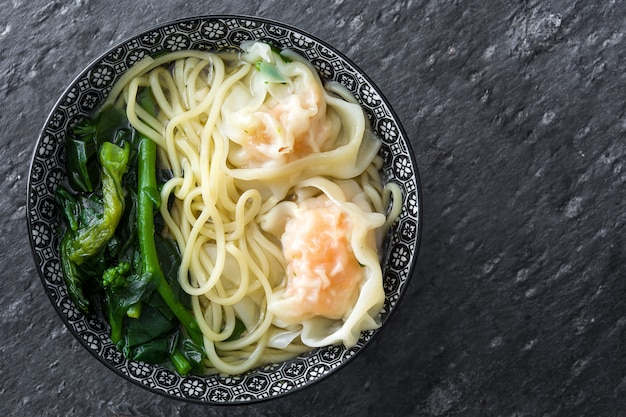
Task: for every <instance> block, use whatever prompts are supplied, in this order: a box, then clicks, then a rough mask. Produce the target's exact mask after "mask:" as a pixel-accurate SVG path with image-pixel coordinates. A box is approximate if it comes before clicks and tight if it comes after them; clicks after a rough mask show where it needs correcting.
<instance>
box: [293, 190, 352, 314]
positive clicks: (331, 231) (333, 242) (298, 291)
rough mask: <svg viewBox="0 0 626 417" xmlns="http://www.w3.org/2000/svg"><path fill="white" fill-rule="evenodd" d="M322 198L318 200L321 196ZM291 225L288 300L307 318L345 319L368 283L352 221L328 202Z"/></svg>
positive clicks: (296, 218) (306, 212)
mask: <svg viewBox="0 0 626 417" xmlns="http://www.w3.org/2000/svg"><path fill="white" fill-rule="evenodd" d="M318 200H319V198H318ZM324 200H325V201H326V203H325V204H324V205H322V206H320V207H316V208H313V209H308V210H306V211H305V213H304V214H303V215H300V216H297V217H293V218H291V219H289V220H288V221H287V224H286V228H285V233H284V234H283V237H282V244H283V248H284V249H283V252H284V255H285V258H286V260H287V262H288V265H287V277H288V283H287V288H286V291H285V297H287V298H291V299H294V300H296V301H297V302H298V307H299V309H300V311H299V312H294V313H299V314H300V315H301V316H302V317H312V316H324V317H328V318H332V319H338V318H341V317H342V316H343V315H344V314H345V313H346V311H347V310H348V309H349V308H350V306H351V305H352V304H353V303H354V300H355V298H356V296H357V286H358V285H359V283H360V282H361V280H362V279H363V271H362V268H361V265H360V264H359V262H358V260H357V259H356V257H355V255H354V252H353V251H352V246H351V244H350V230H351V228H352V222H351V220H350V218H349V217H348V216H347V215H346V214H345V213H344V212H342V211H341V210H340V209H339V208H338V207H337V206H336V205H334V204H333V203H332V202H330V201H329V200H328V199H324Z"/></svg>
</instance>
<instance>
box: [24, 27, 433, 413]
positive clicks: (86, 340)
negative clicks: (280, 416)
mask: <svg viewBox="0 0 626 417" xmlns="http://www.w3.org/2000/svg"><path fill="white" fill-rule="evenodd" d="M254 39H258V40H267V41H271V42H272V43H274V44H275V45H280V46H281V47H284V48H290V49H292V50H294V51H296V52H298V53H300V54H301V55H302V56H304V57H305V58H307V59H308V60H309V61H310V62H311V63H312V64H313V65H314V67H315V68H316V69H317V71H318V72H319V74H320V76H321V77H322V78H323V79H325V80H335V81H338V82H339V83H341V84H343V85H344V86H345V87H346V88H347V89H348V90H350V91H351V92H352V93H353V94H354V95H355V97H356V98H357V100H358V101H359V102H360V104H361V105H362V107H363V109H364V110H365V113H366V114H367V116H368V118H369V120H370V122H371V125H372V128H373V129H374V131H375V133H376V134H377V135H378V137H379V138H380V139H381V141H382V148H381V150H380V155H381V156H382V158H383V160H384V166H383V178H384V179H385V180H387V181H394V182H396V183H397V184H399V185H400V186H401V188H402V195H403V207H402V212H401V214H400V218H399V219H398V220H397V222H396V223H395V224H394V226H393V227H392V228H391V230H390V231H389V234H388V235H387V236H386V237H385V243H384V259H383V279H384V289H385V295H386V299H385V304H384V308H383V311H382V321H383V327H384V325H385V323H386V322H387V321H388V320H389V317H390V315H391V313H392V312H393V311H394V309H396V308H397V306H398V303H399V302H400V299H401V298H402V295H403V293H404V290H405V288H406V286H407V283H408V281H409V279H410V278H411V275H412V271H413V266H414V264H415V261H416V257H417V252H418V246H419V240H420V233H421V216H422V211H421V192H420V184H419V177H418V173H417V167H416V164H415V158H414V156H413V154H412V151H411V146H410V143H409V139H408V138H407V136H406V133H405V132H404V130H403V128H402V126H401V125H400V121H399V120H398V118H397V116H396V114H395V113H394V112H393V110H392V109H391V107H390V105H389V103H388V102H387V101H386V99H385V98H384V97H383V95H382V93H381V92H380V91H379V89H378V88H377V87H376V85H375V84H374V83H373V82H372V81H371V80H370V79H369V78H368V77H367V76H366V75H365V74H363V72H362V71H360V70H359V68H357V67H356V66H355V65H354V64H353V63H352V62H350V60H349V59H348V58H346V57H345V56H344V55H343V54H341V53H340V52H338V51H337V50H335V49H334V48H333V47H332V46H330V45H328V44H327V43H325V42H323V41H321V40H319V39H317V38H315V37H313V36H311V35H309V34H307V33H305V32H302V31H301V30H298V29H296V28H294V27H291V26H288V25H285V24H282V23H278V22H275V21H270V20H267V19H261V18H253V17H246V16H200V17H193V18H187V19H181V20H177V21H174V22H170V23H165V24H162V25H160V26H157V27H154V28H151V29H148V30H146V31H145V32H142V33H139V34H138V35H136V36H133V37H132V38H130V39H127V40H125V41H123V42H121V43H120V44H118V45H116V46H114V47H113V48H111V49H110V50H108V51H107V52H105V53H104V55H102V56H101V57H99V58H97V59H95V60H94V61H93V62H92V63H91V64H90V65H89V66H88V67H87V68H86V69H85V70H84V71H82V72H81V74H80V75H79V76H78V77H77V78H76V79H75V80H74V81H73V82H72V83H71V84H70V85H69V87H68V88H67V90H66V91H65V92H64V93H63V95H62V96H61V98H60V99H59V100H58V102H57V103H56V105H55V106H54V108H53V109H52V111H51V113H50V115H49V117H48V119H47V121H46V123H45V125H44V127H43V129H42V132H41V136H40V137H39V139H38V141H37V143H36V145H35V150H34V154H33V159H32V163H31V169H30V175H29V183H28V216H27V217H28V227H29V233H30V241H31V246H32V251H33V254H34V258H35V262H36V265H37V270H38V271H39V275H40V278H41V281H42V283H43V286H44V289H45V291H46V293H47V294H48V296H49V298H50V301H51V302H52V304H53V305H54V308H55V309H56V311H57V312H58V313H59V316H60V317H61V319H62V320H63V322H64V323H65V325H66V326H67V327H68V329H69V330H70V331H71V332H72V333H73V335H74V336H75V337H76V338H77V339H78V340H79V341H80V342H81V343H82V345H83V346H84V347H85V348H86V349H87V350H88V351H89V352H91V353H92V354H93V355H94V356H95V357H96V358H98V359H99V360H100V361H101V362H102V363H103V364H105V365H106V366H107V367H108V368H110V369H111V370H113V371H114V372H116V373H117V374H119V375H120V376H121V377H122V378H124V379H126V380H129V381H131V382H133V383H136V384H139V385H141V386H143V387H145V388H146V389H148V390H150V391H153V392H155V393H158V394H162V395H165V396H169V397H173V398H177V399H184V400H189V401H194V402H200V403H208V404H242V403H248V402H255V401H260V400H265V399H270V398H275V397H278V396H283V395H286V394H288V393H290V392H293V391H296V390H298V389H300V388H303V387H306V386H308V385H310V384H312V383H314V382H316V381H319V380H320V379H322V378H324V377H326V376H328V375H330V374H332V373H333V372H334V371H336V370H337V369H340V368H341V367H343V366H344V365H345V364H346V363H348V362H349V361H351V359H352V358H353V357H354V356H355V355H356V354H357V353H358V352H359V351H360V350H362V349H363V348H364V347H365V346H366V345H367V344H368V343H369V342H370V341H371V340H372V338H373V337H374V336H375V335H376V334H377V333H378V332H379V331H380V330H377V331H368V332H365V333H363V334H362V336H361V338H360V340H359V342H358V344H357V345H356V346H354V347H353V348H350V349H346V348H345V347H343V346H327V347H323V348H318V349H314V350H312V351H310V352H309V353H306V354H303V355H301V356H299V357H296V358H294V359H292V360H289V361H287V362H283V363H275V364H270V365H264V366H261V367H258V368H256V369H253V370H251V371H249V372H247V373H245V374H243V375H237V376H219V375H211V376H186V377H181V376H179V375H178V374H176V373H174V372H172V371H171V370H169V369H167V368H164V367H161V366H155V365H151V364H146V363H142V362H134V361H130V360H127V359H126V358H124V356H122V354H121V353H120V352H118V350H117V349H116V348H115V347H114V346H113V345H112V344H111V341H110V339H109V336H108V333H107V326H106V324H105V323H103V322H102V321H100V319H98V318H97V317H93V316H85V315H84V314H82V313H81V312H80V311H79V310H78V309H77V308H76V307H75V306H74V304H73V303H72V301H71V300H70V298H69V297H68V293H67V289H66V286H65V283H64V281H63V277H62V273H61V268H60V264H59V250H58V245H59V235H58V228H59V220H60V219H59V213H58V210H57V208H56V205H55V202H54V192H55V189H56V186H57V184H59V183H60V182H62V181H63V180H64V178H65V176H66V173H65V166H64V162H63V161H64V146H63V140H64V136H65V135H66V133H67V132H68V130H69V128H70V127H71V126H72V125H73V124H74V123H76V122H77V121H78V120H79V119H80V118H81V117H83V116H86V115H89V114H91V113H92V112H93V111H94V110H95V109H96V108H98V107H99V105H100V104H101V103H102V101H103V100H104V99H105V98H106V97H107V94H108V93H109V91H110V90H111V87H112V86H113V84H114V83H115V82H116V81H117V80H118V79H119V78H120V76H121V75H122V74H124V72H125V71H127V70H128V69H129V68H130V67H132V66H133V64H135V63H136V62H137V61H139V60H140V59H141V58H143V57H145V56H147V55H153V54H158V53H161V52H163V51H176V50H181V49H199V50H220V49H224V48H229V47H233V46H238V45H239V44H240V43H241V42H242V41H246V40H254ZM380 354H381V355H383V354H385V352H380Z"/></svg>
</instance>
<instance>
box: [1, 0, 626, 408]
mask: <svg viewBox="0 0 626 417" xmlns="http://www.w3.org/2000/svg"><path fill="white" fill-rule="evenodd" d="M198 14H247V15H258V16H263V17H268V18H274V19H278V20H281V21H283V22H286V23H290V24H292V25H294V26H297V27H300V28H301V29H303V30H305V31H308V32H310V33H312V34H313V35H316V36H317V37H320V38H322V39H324V40H326V41H328V42H329V43H331V44H333V45H334V46H336V47H337V48H338V49H340V50H341V51H343V52H344V53H345V54H346V55H348V56H349V57H350V58H351V59H352V60H353V61H354V62H355V63H356V64H357V65H359V66H360V67H361V68H362V69H363V70H364V71H365V72H366V73H367V74H368V75H369V76H370V77H371V78H372V79H373V80H374V81H375V82H377V83H378V84H379V86H380V88H381V89H382V91H383V92H384V93H385V95H386V96H387V98H388V99H389V101H390V102H391V104H392V105H393V106H394V108H395V109H396V111H397V113H398V115H399V117H400V119H401V120H402V121H403V124H404V127H405V129H406V130H407V132H408V133H409V135H410V136H411V138H412V143H413V147H414V150H415V153H416V158H417V162H418V165H419V166H420V173H421V179H422V187H423V198H424V223H423V224H424V228H423V233H424V235H423V241H422V245H421V251H420V256H419V261H418V264H417V268H416V272H415V276H414V277H413V280H412V282H411V284H410V286H409V288H408V293H407V294H406V297H405V299H404V301H403V303H402V305H401V307H400V309H399V310H398V311H397V313H396V315H395V316H394V319H393V320H392V321H391V322H390V323H389V325H388V326H386V328H384V329H383V331H382V332H381V334H380V337H377V338H376V340H375V342H374V343H373V344H371V345H370V346H369V347H368V349H366V351H365V352H363V353H362V354H361V355H360V356H359V357H358V358H357V359H356V360H355V361H353V362H352V363H351V364H350V365H349V366H348V367H347V368H346V369H344V370H342V371H340V372H338V373H336V374H334V375H333V376H332V377H331V378H329V379H327V380H325V381H323V382H321V383H319V384H316V385H314V386H313V387H310V388H307V389H305V390H302V391H300V392H298V393H295V394H293V395H291V396H288V397H286V398H283V399H279V400H276V401H270V402H265V403H261V404H256V405H251V406H242V407H228V408H226V407H205V406H199V405H191V404H187V403H183V402H178V401H173V400H169V399H165V398H162V397H160V396H156V395H153V394H150V393H148V392H147V391H144V390H143V389H141V388H140V387H137V386H135V385H133V384H130V383H127V382H125V381H123V380H121V379H120V378H118V377H117V376H116V375H114V374H113V373H112V372H110V371H109V370H107V369H106V368H105V367H104V366H103V365H101V364H100V363H99V362H97V361H96V360H95V359H94V358H93V357H91V355H90V354H89V353H88V352H87V351H86V350H85V349H84V348H82V346H81V345H79V343H78V342H77V341H75V340H74V339H73V337H72V336H71V335H70V333H69V332H68V331H66V329H65V327H64V325H63V324H62V322H61V320H60V319H59V318H58V316H57V315H56V313H55V311H54V310H53V308H52V306H51V305H50V303H49V301H48V299H47V297H46V295H45V293H44V291H43V288H42V286H41V284H40V282H39V278H38V277H37V274H36V271H35V268H34V262H33V260H32V256H31V253H30V248H29V243H28V234H27V230H26V220H25V204H26V201H25V197H26V187H27V177H28V169H29V161H30V156H31V154H32V150H33V146H34V143H35V140H36V138H37V136H38V133H39V130H40V129H41V127H42V125H43V123H44V120H45V118H46V116H47V114H48V112H49V110H50V109H51V108H52V106H53V104H54V102H55V101H56V99H57V97H58V96H59V95H60V94H61V92H62V91H63V90H64V89H65V87H66V86H67V84H68V83H69V82H70V80H71V79H72V78H73V77H74V76H75V75H77V74H78V73H79V71H80V70H81V69H82V68H83V67H84V66H85V65H86V64H87V63H88V62H89V61H90V60H92V59H93V58H95V57H96V56H98V55H100V54H101V53H103V52H104V51H105V50H106V49H108V48H109V46H111V45H112V44H114V43H117V42H119V41H121V40H122V39H124V38H126V37H128V36H130V35H132V34H135V33H136V32H138V31H140V30H142V29H144V28H146V27H148V26H151V25H154V24H156V23H160V22H164V21H167V20H172V19H175V18H178V17H187V16H191V15H198ZM625 31H626V3H624V2H622V1H609V0H607V1H601V2H572V1H569V0H552V1H533V0H522V1H513V0H505V1H496V0H485V1H480V2H478V1H476V2H473V1H455V0H454V1H453V0H415V1H400V0H395V1H372V2H364V1H359V0H345V1H340V0H337V1H333V2H321V1H319V0H300V1H299V2H293V1H283V0H274V1H268V0H265V1H260V0H259V1H254V0H247V1H233V2H229V1H211V2H207V1H197V0H189V1H183V0H171V1H167V2H165V1H163V2H156V1H154V0H153V1H148V0H134V1H122V2H119V1H96V0H75V1H61V0H29V1H26V0H12V1H5V2H4V3H3V7H2V13H1V14H0V73H1V74H2V76H1V78H0V106H1V110H0V126H2V133H0V139H1V141H2V142H1V147H2V159H3V163H2V164H1V165H0V204H1V208H2V210H1V212H2V216H3V221H2V222H1V226H0V227H1V229H0V265H1V272H0V274H1V280H0V335H1V338H0V367H1V368H0V369H1V372H2V378H1V380H0V414H1V415H6V416H35V415H37V416H81V417H82V416H106V417H113V416H118V417H122V416H150V417H157V416H226V415H229V416H268V417H269V416H272V417H273V416H326V415H342V416H363V415H371V416H506V417H509V416H518V417H519V416H623V415H625V413H626V411H624V410H626V277H625V275H626V264H625V263H624V261H625V260H626V246H625V241H624V231H625V224H626V211H625V207H626V205H625V203H626V202H625V200H624V197H625V195H626V193H625V192H624V182H625V181H626V166H625V162H626V161H625V151H626V144H625V133H626V104H625V102H624V97H625V96H626V94H625V93H626V87H625V86H626V71H625V70H626V56H625V54H626V41H625V39H624V36H625Z"/></svg>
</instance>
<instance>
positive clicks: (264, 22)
mask: <svg viewBox="0 0 626 417" xmlns="http://www.w3.org/2000/svg"><path fill="white" fill-rule="evenodd" d="M222 20H223V21H236V22H239V23H241V22H253V23H255V24H259V25H261V26H264V27H274V28H279V29H281V30H285V31H289V32H291V33H293V34H295V35H298V36H304V37H306V38H308V39H310V40H311V41H312V42H313V43H315V44H317V45H319V46H321V47H324V48H326V49H327V50H328V51H330V52H331V53H332V54H333V55H334V56H336V57H338V58H339V59H340V60H343V61H344V62H345V63H346V64H347V65H348V66H349V67H351V69H352V71H351V73H353V74H357V75H358V76H359V77H362V78H363V79H364V81H365V82H366V83H367V84H368V85H369V87H371V88H372V89H373V90H374V91H375V92H376V94H377V95H378V96H379V97H380V100H381V102H382V104H383V105H384V107H385V110H386V111H388V112H389V115H390V118H391V120H392V121H393V123H394V124H395V127H396V128H397V129H398V136H399V138H403V140H402V139H398V140H401V141H402V144H403V145H404V146H405V147H406V155H405V156H406V157H408V158H409V161H408V162H409V163H410V165H411V167H412V169H411V179H412V180H413V181H414V182H415V198H416V207H415V209H414V212H415V213H414V214H413V216H412V217H414V220H415V226H416V230H415V231H414V241H413V249H412V251H411V252H410V253H409V254H408V257H409V260H410V262H409V265H408V266H407V267H405V268H404V271H405V272H406V278H404V279H403V280H402V285H403V286H402V289H401V290H400V291H399V293H398V294H397V298H396V299H395V301H394V303H393V305H392V306H391V307H390V309H389V311H387V312H386V315H385V316H384V317H383V319H382V324H383V325H382V326H381V328H379V329H377V330H375V331H372V332H370V334H369V336H367V337H366V339H365V340H364V341H362V339H360V341H359V344H358V345H357V346H356V347H355V348H352V349H351V350H352V353H351V354H349V355H346V356H345V357H344V358H342V360H341V362H340V363H339V364H338V365H337V366H333V367H330V368H329V369H327V370H326V372H324V373H323V374H318V375H317V376H316V377H314V378H313V379H308V380H307V381H305V383H303V384H301V385H296V386H293V387H291V388H289V389H287V390H285V391H282V392H279V393H271V394H269V395H267V396H263V395H261V396H256V397H248V398H245V399H244V400H234V401H218V400H216V401H214V400H210V399H204V398H195V397H192V396H185V395H176V394H173V393H168V392H166V391H164V390H163V389H162V388H161V387H152V386H148V385H146V384H145V383H142V382H141V381H140V380H138V379H134V378H132V377H131V376H130V375H129V374H126V373H124V372H123V371H122V370H121V369H120V368H118V367H116V366H114V364H112V363H111V362H109V361H107V360H106V359H105V358H104V357H103V356H102V355H101V354H100V353H99V352H98V351H96V350H94V349H93V348H90V346H89V343H88V341H86V340H85V339H84V338H83V337H81V335H80V334H79V332H78V330H77V329H76V328H75V327H74V326H73V325H72V324H71V323H70V320H69V319H68V317H67V315H66V314H65V313H64V312H63V311H62V309H61V307H60V306H59V305H58V304H57V301H56V299H55V296H54V294H53V292H52V290H51V288H50V286H49V284H48V281H47V273H46V271H44V268H43V264H40V262H39V260H38V252H37V244H36V242H35V238H34V233H33V224H34V220H33V209H34V207H33V206H34V205H35V204H33V201H32V199H31V196H33V193H34V190H33V187H34V184H33V183H34V178H33V177H34V172H35V162H36V157H37V151H38V150H39V148H40V146H41V144H42V139H43V137H44V134H45V131H46V128H47V126H48V125H49V124H50V122H51V119H52V117H53V114H54V112H55V110H57V109H58V108H59V106H61V103H62V102H63V100H64V99H65V98H67V96H68V94H69V93H70V92H71V90H72V88H73V87H75V86H76V84H77V83H78V82H79V81H80V80H81V79H84V78H85V77H87V75H88V74H89V72H90V71H91V70H93V69H94V68H95V67H96V66H97V65H98V64H100V63H102V62H103V60H105V59H106V58H107V57H108V56H110V55H111V54H112V53H113V52H114V51H115V50H116V49H119V48H121V47H122V46H123V45H125V44H127V43H129V42H130V41H132V40H134V39H139V38H140V37H141V36H145V35H147V34H149V33H151V32H155V31H158V30H161V29H164V28H168V27H175V26H177V25H180V24H184V23H188V22H196V21H200V22H208V21H222ZM230 45H233V44H229V46H230ZM163 50H165V49H163ZM107 94H108V91H107ZM358 101H359V103H360V104H362V105H363V103H362V102H361V99H358ZM368 117H371V115H369V114H368ZM64 175H65V172H64ZM27 202H28V211H27V216H26V220H27V227H28V232H29V241H30V246H31V252H32V255H33V259H34V262H35V265H36V267H37V273H38V275H39V278H40V281H41V283H42V285H43V287H44V290H45V292H46V294H47V296H48V298H49V299H50V301H51V303H52V305H53V307H54V309H55V311H56V312H57V314H58V316H59V317H60V318H61V320H62V322H63V323H64V325H65V327H66V328H67V329H68V330H69V331H70V333H72V335H73V336H74V337H75V338H76V339H77V340H78V341H79V342H80V344H81V345H82V346H83V347H84V348H86V349H87V351H88V352H90V353H91V354H92V355H93V356H94V357H96V359H98V361H99V362H101V363H102V364H103V365H105V367H106V368H108V369H109V370H111V371H113V372H114V373H116V374H117V375H118V376H120V377H122V378H123V379H124V380H126V381H129V382H131V383H133V384H135V385H138V386H140V387H142V388H144V389H146V390H148V391H149V392H152V393H156V394H159V395H162V396H164V397H166V398H171V399H175V400H179V401H184V402H190V403H200V404H208V405H217V406H228V405H246V404H254V403H258V402H263V401H268V400H270V399H276V398H281V397H285V396H286V395H288V394H290V393H294V392H298V391H300V390H302V389H304V388H306V387H310V386H311V385H313V384H316V383H318V382H319V381H321V380H324V379H326V378H328V377H329V376H331V375H334V374H335V373H336V372H337V371H338V370H340V369H344V368H345V367H346V365H347V364H349V363H352V362H354V361H353V359H354V358H355V356H356V355H358V353H360V352H361V351H363V349H364V348H365V347H367V346H369V345H371V344H372V343H371V342H372V341H373V339H374V337H376V336H378V334H380V333H381V331H382V330H383V329H384V328H385V326H384V324H385V323H387V322H388V321H389V319H390V318H391V316H392V315H393V314H394V313H395V312H396V311H397V309H398V306H399V304H400V302H401V301H402V299H403V298H404V295H405V294H406V286H407V284H408V283H409V281H410V280H411V278H412V276H413V274H414V271H415V265H416V263H417V256H418V253H419V247H420V244H421V240H422V217H423V202H422V188H421V181H420V175H419V172H418V167H417V163H416V158H415V154H414V152H413V149H412V146H411V143H410V140H409V139H408V136H407V134H406V131H405V129H404V127H403V126H402V124H401V122H400V119H399V117H398V115H397V114H396V112H395V110H394V109H393V108H392V106H391V105H390V103H389V101H388V100H387V98H386V97H385V96H384V94H383V93H382V91H380V88H379V87H378V86H377V85H376V84H375V83H374V82H373V80H372V79H371V78H370V77H369V76H368V75H367V74H366V73H365V72H363V71H362V70H361V69H360V68H359V67H358V66H357V65H356V64H355V63H354V62H353V61H352V60H351V59H350V58H348V57H347V56H346V55H344V54H343V53H342V52H341V51H339V50H337V49H336V48H335V47H333V46H332V45H330V44H329V43H327V42H326V41H324V40H322V39H320V38H318V37H317V36H314V35H312V34H310V33H308V32H306V31H304V30H301V29H299V28H297V27H295V26H292V25H290V24H286V23H283V22H281V21H278V20H274V19H270V18H264V17H256V16H249V15H237V14H216V15H211V14H205V15H197V16H188V17H183V18H179V19H175V20H169V21H166V22H163V23H159V24H155V25H153V26H151V27H147V28H146V29H143V30H140V31H137V32H135V33H134V34H132V35H130V36H127V37H125V38H124V39H122V40H120V41H119V42H116V43H115V44H113V45H112V46H110V47H108V48H107V49H106V50H105V51H104V52H103V53H102V54H100V55H99V56H97V57H96V58H94V59H92V60H91V61H90V62H89V63H88V64H87V65H86V67H85V68H84V69H83V70H81V71H80V72H79V73H78V75H76V76H75V77H74V78H73V79H72V81H71V82H70V83H69V84H68V85H67V87H66V88H65V90H64V91H63V92H62V94H61V95H60V97H59V99H58V100H57V101H56V102H55V103H54V105H53V106H52V110H51V111H50V112H49V114H48V116H47V118H46V120H45V122H44V125H43V127H42V128H41V130H40V133H39V135H38V137H37V141H36V143H35V146H34V149H33V152H32V154H31V162H30V169H29V176H28V184H27ZM396 227H397V225H396ZM387 249H388V250H387V253H386V254H384V255H383V256H388V255H389V253H388V252H389V250H390V248H387ZM383 278H384V277H383ZM64 285H65V284H64V283H63V284H61V286H64ZM65 297H67V296H66V295H65ZM362 338H363V335H362ZM320 349H323V348H317V349H313V350H312V351H310V352H309V353H307V354H305V355H302V356H304V357H305V358H306V357H310V356H312V355H314V354H316V353H317V352H318V351H319V350H320ZM298 358H301V357H298ZM290 361H293V360H290ZM290 361H287V362H286V363H289V362H290ZM122 362H123V363H127V362H129V361H127V360H126V359H125V358H124V359H123V360H122ZM279 365H280V364H279ZM150 366H151V365H150ZM257 369H258V368H257ZM254 372H256V369H255V370H252V371H250V372H249V373H248V374H250V375H252V376H253V375H254ZM248 374H244V375H248ZM209 377H212V376H209ZM186 378H196V379H198V378H199V379H202V378H208V377H197V376H191V377H186ZM186 378H185V377H183V378H182V380H185V379H186ZM244 378H248V376H246V377H244Z"/></svg>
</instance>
